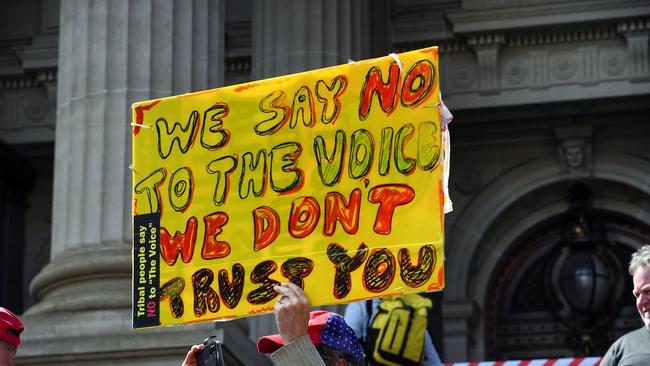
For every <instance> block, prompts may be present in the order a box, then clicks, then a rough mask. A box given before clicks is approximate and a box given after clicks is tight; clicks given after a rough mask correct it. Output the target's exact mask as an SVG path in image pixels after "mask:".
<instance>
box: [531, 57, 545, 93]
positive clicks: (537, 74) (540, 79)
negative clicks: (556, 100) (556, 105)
mask: <svg viewBox="0 0 650 366" xmlns="http://www.w3.org/2000/svg"><path fill="white" fill-rule="evenodd" d="M548 55H549V52H548V50H540V51H532V52H530V58H531V59H532V62H533V85H534V86H535V87H537V88H541V87H548V85H549V77H548Z"/></svg>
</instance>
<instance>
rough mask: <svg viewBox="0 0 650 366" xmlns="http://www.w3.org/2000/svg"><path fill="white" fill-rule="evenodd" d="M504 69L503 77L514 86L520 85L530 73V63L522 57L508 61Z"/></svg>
mask: <svg viewBox="0 0 650 366" xmlns="http://www.w3.org/2000/svg"><path fill="white" fill-rule="evenodd" d="M503 70H504V71H503V79H504V80H505V81H506V82H507V83H508V84H510V85H512V86H516V85H520V84H521V83H523V82H524V81H525V80H526V79H527V78H528V75H529V74H530V68H529V67H528V64H527V63H526V62H524V60H521V59H518V60H514V61H510V62H508V63H507V64H506V65H505V66H504V68H503Z"/></svg>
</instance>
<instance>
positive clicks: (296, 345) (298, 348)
mask: <svg viewBox="0 0 650 366" xmlns="http://www.w3.org/2000/svg"><path fill="white" fill-rule="evenodd" d="M271 359H272V360H273V364H274V365H276V366H285V365H286V366H294V365H305V366H325V362H323V359H322V358H321V357H320V355H319V354H318V351H317V350H316V347H314V345H313V344H312V343H311V339H310V338H309V336H308V335H304V336H301V337H298V338H296V339H294V340H293V341H292V342H291V343H288V344H286V345H285V346H284V347H282V348H280V349H278V350H277V351H275V352H273V353H272V354H271Z"/></svg>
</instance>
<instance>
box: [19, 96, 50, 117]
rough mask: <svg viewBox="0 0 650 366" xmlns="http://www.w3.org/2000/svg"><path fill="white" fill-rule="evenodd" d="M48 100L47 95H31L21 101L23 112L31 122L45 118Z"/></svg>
mask: <svg viewBox="0 0 650 366" xmlns="http://www.w3.org/2000/svg"><path fill="white" fill-rule="evenodd" d="M48 109H49V102H48V100H47V97H45V96H42V97H33V98H29V99H26V100H25V101H24V103H23V114H24V115H25V118H27V120H29V121H30V122H31V123H39V122H42V121H43V120H44V119H46V118H47V114H48V112H49V111H48Z"/></svg>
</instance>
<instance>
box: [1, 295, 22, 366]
mask: <svg viewBox="0 0 650 366" xmlns="http://www.w3.org/2000/svg"><path fill="white" fill-rule="evenodd" d="M24 329H25V326H24V325H23V322H21V321H20V319H18V317H17V316H16V314H14V313H12V312H11V311H10V310H9V309H5V308H3V307H0V365H2V366H13V365H14V357H15V356H16V351H17V350H18V346H20V333H22V331H23V330H24Z"/></svg>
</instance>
